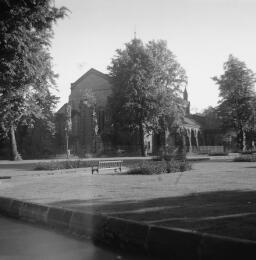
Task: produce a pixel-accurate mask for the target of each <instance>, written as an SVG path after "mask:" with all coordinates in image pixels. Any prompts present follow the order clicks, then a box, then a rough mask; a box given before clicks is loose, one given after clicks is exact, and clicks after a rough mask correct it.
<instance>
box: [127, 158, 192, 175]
mask: <svg viewBox="0 0 256 260" xmlns="http://www.w3.org/2000/svg"><path fill="white" fill-rule="evenodd" d="M187 170H191V164H190V163H189V162H188V161H186V160H185V161H175V160H172V161H143V162H140V163H139V164H137V165H133V167H132V169H131V170H129V171H128V174H141V175H155V174H162V173H172V172H183V171H187Z"/></svg>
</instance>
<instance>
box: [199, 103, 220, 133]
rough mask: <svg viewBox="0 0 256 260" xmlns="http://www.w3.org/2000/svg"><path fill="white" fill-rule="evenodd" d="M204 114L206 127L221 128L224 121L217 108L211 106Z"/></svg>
mask: <svg viewBox="0 0 256 260" xmlns="http://www.w3.org/2000/svg"><path fill="white" fill-rule="evenodd" d="M202 116H203V117H204V122H203V125H204V129H216V128H221V123H222V122H221V119H220V117H219V114H218V109H217V108H215V107H211V106H209V107H208V108H206V109H205V110H204V111H203V113H202Z"/></svg>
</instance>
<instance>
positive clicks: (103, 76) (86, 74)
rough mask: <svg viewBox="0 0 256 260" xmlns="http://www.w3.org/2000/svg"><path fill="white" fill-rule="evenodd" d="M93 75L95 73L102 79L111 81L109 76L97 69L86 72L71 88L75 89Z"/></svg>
mask: <svg viewBox="0 0 256 260" xmlns="http://www.w3.org/2000/svg"><path fill="white" fill-rule="evenodd" d="M91 73H95V74H97V75H99V76H100V77H102V78H104V79H106V80H110V77H109V75H108V74H105V73H103V72H101V71H99V70H97V69H94V68H91V69H89V70H88V71H86V72H85V73H84V74H83V75H82V76H81V77H80V78H78V79H77V80H76V81H75V82H73V83H71V88H73V87H75V86H76V85H77V84H78V83H79V82H80V81H81V80H83V79H84V78H86V77H87V76H88V75H89V74H91Z"/></svg>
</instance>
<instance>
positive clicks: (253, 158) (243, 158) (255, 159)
mask: <svg viewBox="0 0 256 260" xmlns="http://www.w3.org/2000/svg"><path fill="white" fill-rule="evenodd" d="M233 161H234V162H256V156H255V154H243V155H241V156H238V157H235V158H234V160H233Z"/></svg>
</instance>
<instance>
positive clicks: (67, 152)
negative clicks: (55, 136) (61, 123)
mask: <svg viewBox="0 0 256 260" xmlns="http://www.w3.org/2000/svg"><path fill="white" fill-rule="evenodd" d="M68 137H69V136H68V131H66V155H67V159H69V156H70V151H69V149H68V148H69V147H68V146H69V145H68V141H69V140H68Z"/></svg>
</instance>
